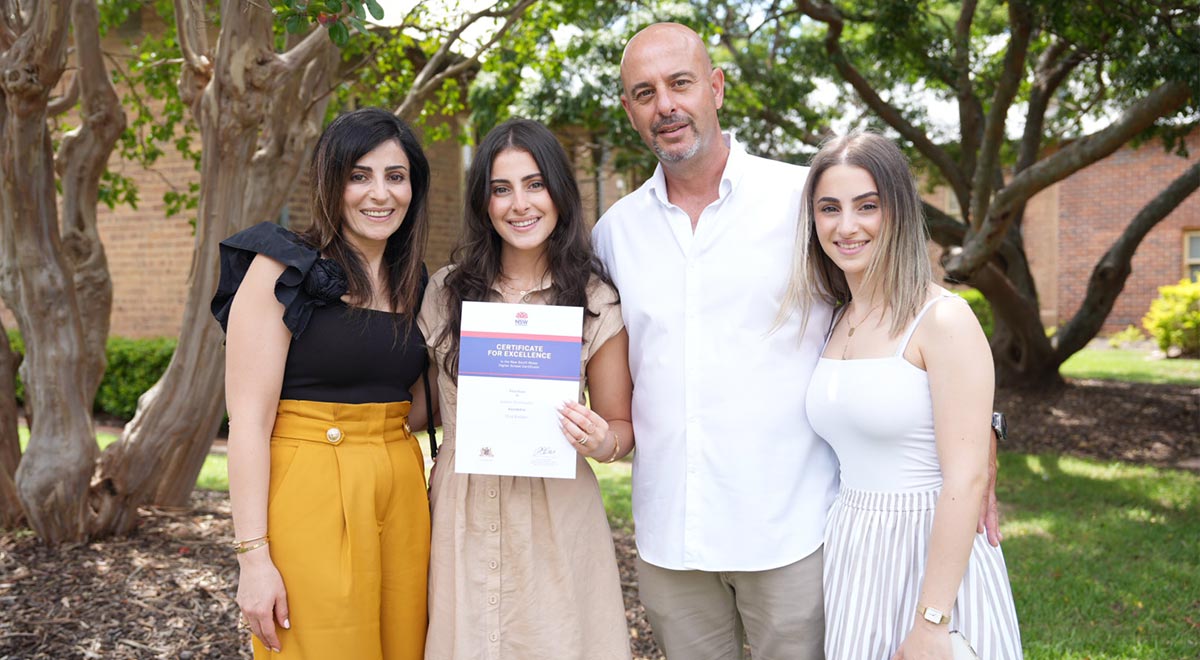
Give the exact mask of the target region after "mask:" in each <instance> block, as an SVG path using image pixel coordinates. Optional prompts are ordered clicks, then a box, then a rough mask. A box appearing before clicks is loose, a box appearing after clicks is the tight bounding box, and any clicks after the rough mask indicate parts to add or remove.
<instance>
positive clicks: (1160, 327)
mask: <svg viewBox="0 0 1200 660" xmlns="http://www.w3.org/2000/svg"><path fill="white" fill-rule="evenodd" d="M1158 296H1159V297H1158V298H1157V299H1156V300H1155V301H1154V302H1152V303H1150V311H1149V312H1147V313H1146V316H1145V317H1144V318H1142V325H1143V326H1144V327H1145V328H1146V330H1147V331H1148V332H1149V333H1150V336H1151V337H1154V340H1155V341H1156V342H1157V343H1158V347H1159V348H1160V349H1162V350H1163V351H1165V352H1166V353H1167V355H1174V354H1175V353H1176V351H1178V352H1179V356H1180V357H1200V282H1192V281H1190V280H1186V279H1184V280H1180V282H1179V284H1174V285H1168V286H1160V287H1158Z"/></svg>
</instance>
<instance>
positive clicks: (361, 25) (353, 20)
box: [346, 16, 367, 34]
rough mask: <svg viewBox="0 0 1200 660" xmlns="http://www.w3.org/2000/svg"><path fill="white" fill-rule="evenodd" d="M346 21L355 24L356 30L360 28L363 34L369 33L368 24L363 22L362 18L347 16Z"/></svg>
mask: <svg viewBox="0 0 1200 660" xmlns="http://www.w3.org/2000/svg"><path fill="white" fill-rule="evenodd" d="M346 21H347V22H348V23H350V25H351V26H353V27H354V29H355V30H358V31H359V32H360V33H361V34H366V33H367V24H366V23H363V22H362V21H361V20H359V18H358V17H357V16H347V17H346Z"/></svg>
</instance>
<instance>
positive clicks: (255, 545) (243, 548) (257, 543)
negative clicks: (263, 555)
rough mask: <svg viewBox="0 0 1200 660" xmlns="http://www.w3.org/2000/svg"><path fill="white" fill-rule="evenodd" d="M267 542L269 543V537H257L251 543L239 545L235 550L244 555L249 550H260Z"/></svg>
mask: <svg viewBox="0 0 1200 660" xmlns="http://www.w3.org/2000/svg"><path fill="white" fill-rule="evenodd" d="M266 544H267V537H265V536H264V537H262V538H261V539H255V540H254V541H253V542H251V543H248V544H245V545H239V546H237V547H236V548H234V549H233V551H234V552H236V553H238V554H239V555H244V554H246V553H247V552H250V551H251V550H258V549H259V548H261V547H263V546H264V545H266Z"/></svg>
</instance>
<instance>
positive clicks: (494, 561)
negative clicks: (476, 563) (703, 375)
mask: <svg viewBox="0 0 1200 660" xmlns="http://www.w3.org/2000/svg"><path fill="white" fill-rule="evenodd" d="M499 565H500V564H497V563H496V560H495V559H493V560H491V561H489V562H488V568H490V569H492V570H496V567H497V566H499Z"/></svg>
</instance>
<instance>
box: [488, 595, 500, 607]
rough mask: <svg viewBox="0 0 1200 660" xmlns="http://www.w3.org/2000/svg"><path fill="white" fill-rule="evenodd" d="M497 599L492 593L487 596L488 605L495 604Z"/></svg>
mask: <svg viewBox="0 0 1200 660" xmlns="http://www.w3.org/2000/svg"><path fill="white" fill-rule="evenodd" d="M499 600H500V599H499V598H496V594H492V595H491V596H488V605H495V604H496V602H497V601H499Z"/></svg>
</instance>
